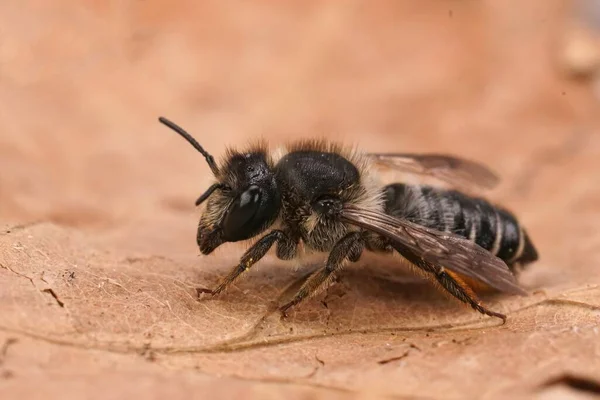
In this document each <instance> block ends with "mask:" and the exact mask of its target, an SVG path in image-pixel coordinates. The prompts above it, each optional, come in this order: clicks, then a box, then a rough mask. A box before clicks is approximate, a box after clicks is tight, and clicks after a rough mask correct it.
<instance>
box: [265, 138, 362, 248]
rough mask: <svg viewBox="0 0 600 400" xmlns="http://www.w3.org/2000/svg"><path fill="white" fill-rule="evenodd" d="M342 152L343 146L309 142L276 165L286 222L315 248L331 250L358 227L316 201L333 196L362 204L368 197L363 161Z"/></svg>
mask: <svg viewBox="0 0 600 400" xmlns="http://www.w3.org/2000/svg"><path fill="white" fill-rule="evenodd" d="M328 150H329V151H328ZM334 150H338V151H335V152H334ZM340 153H341V152H340V151H339V149H327V148H320V147H319V144H313V146H310V144H305V145H304V147H302V146H301V147H300V148H297V149H293V150H292V151H290V152H289V153H287V154H285V155H284V156H283V157H282V158H281V159H280V160H279V162H278V163H277V166H276V170H277V183H278V185H279V187H280V188H281V189H282V190H281V192H282V203H281V205H282V208H281V221H282V224H283V226H284V227H285V229H286V230H287V231H288V232H289V233H290V234H291V235H292V236H295V237H297V238H299V239H302V241H303V242H304V244H305V246H306V247H307V248H308V249H311V250H316V251H329V250H331V248H332V247H333V246H334V244H335V243H336V242H337V241H338V240H340V239H341V238H342V237H343V236H344V235H346V234H347V233H348V232H350V231H351V230H356V228H354V227H351V226H349V225H347V224H344V223H342V222H341V221H340V220H339V218H338V217H337V215H335V214H327V213H323V212H322V211H321V210H319V209H318V208H317V207H315V203H316V202H318V201H319V200H323V199H331V200H332V201H334V202H338V201H339V204H340V205H345V204H359V203H361V202H363V201H364V199H365V198H366V197H367V193H368V190H367V188H366V187H365V186H364V185H363V176H362V174H361V172H363V171H362V167H363V165H362V164H361V163H356V162H351V161H350V160H349V159H348V158H350V157H348V158H346V157H344V155H342V154H343V153H341V154H340ZM352 161H354V160H352Z"/></svg>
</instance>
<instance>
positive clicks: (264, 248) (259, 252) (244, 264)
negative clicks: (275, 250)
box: [196, 230, 289, 296]
mask: <svg viewBox="0 0 600 400" xmlns="http://www.w3.org/2000/svg"><path fill="white" fill-rule="evenodd" d="M288 240H289V238H288V236H287V235H286V234H285V233H284V232H283V231H280V230H274V231H271V232H269V233H268V234H266V235H265V236H263V237H262V238H261V239H260V240H259V241H258V242H256V243H255V244H254V245H253V246H252V247H250V248H249V249H248V250H247V251H246V252H245V253H244V255H243V256H242V258H241V259H240V263H239V264H238V265H237V266H236V267H235V268H233V269H232V270H231V272H230V273H229V274H228V275H227V276H226V277H225V278H224V279H223V280H222V281H221V283H219V285H218V286H217V287H216V288H215V289H213V290H210V289H202V288H199V289H196V291H197V293H198V295H199V294H200V293H210V294H211V295H213V296H214V295H216V294H219V293H221V292H222V291H224V290H225V289H226V288H227V286H229V285H230V284H231V283H232V282H233V281H234V280H236V278H237V277H238V276H240V275H241V274H242V272H244V271H246V270H247V269H249V268H250V267H251V266H252V265H254V264H255V263H256V262H258V261H259V260H260V259H261V258H263V257H264V256H265V254H267V252H268V251H269V249H270V248H271V246H273V244H274V243H275V242H279V243H282V242H284V241H288Z"/></svg>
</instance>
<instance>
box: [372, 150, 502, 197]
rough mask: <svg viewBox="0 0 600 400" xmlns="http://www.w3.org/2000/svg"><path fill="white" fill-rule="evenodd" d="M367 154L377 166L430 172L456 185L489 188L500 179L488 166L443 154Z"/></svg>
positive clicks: (429, 173)
mask: <svg viewBox="0 0 600 400" xmlns="http://www.w3.org/2000/svg"><path fill="white" fill-rule="evenodd" d="M368 156H369V157H370V158H371V159H372V161H373V162H374V163H375V164H376V165H378V166H380V167H384V168H390V169H394V170H396V171H399V172H407V173H412V174H418V175H427V176H431V177H434V178H436V179H438V180H440V181H443V182H446V183H448V184H450V185H452V186H455V187H459V188H465V189H468V188H471V187H478V188H483V189H492V188H493V187H495V186H496V185H497V184H498V183H499V182H500V178H498V176H497V175H496V174H495V173H494V172H492V171H491V170H490V169H489V168H488V167H486V166H484V165H482V164H480V163H477V162H475V161H470V160H466V159H463V158H459V157H454V156H449V155H444V154H411V153H369V154H368Z"/></svg>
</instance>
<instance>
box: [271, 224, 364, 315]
mask: <svg viewBox="0 0 600 400" xmlns="http://www.w3.org/2000/svg"><path fill="white" fill-rule="evenodd" d="M364 246H365V242H364V238H363V236H362V233H361V232H351V233H349V234H347V235H346V236H344V237H343V238H341V239H340V240H339V241H338V242H337V243H336V244H335V246H334V247H333V249H332V250H331V253H329V257H328V259H327V263H326V264H325V267H324V268H321V269H320V270H318V271H316V272H314V273H313V274H312V275H311V276H310V277H309V278H308V279H307V280H306V282H304V284H303V285H302V287H301V288H300V289H299V290H298V292H297V293H296V295H295V296H294V297H293V299H292V300H291V301H289V302H288V303H286V304H284V305H283V306H281V307H280V308H279V310H280V311H281V313H282V315H283V316H284V317H285V316H286V315H287V314H286V311H287V310H288V309H289V308H290V307H293V306H295V305H297V304H298V303H300V302H301V301H302V300H304V299H305V298H307V297H311V296H314V295H315V294H317V293H318V292H319V291H320V289H322V288H323V286H324V283H326V282H327V281H329V280H330V279H331V278H332V277H333V275H332V274H333V273H334V272H336V271H338V270H339V269H340V268H342V266H343V265H344V261H345V260H347V259H348V260H350V261H357V260H358V258H359V257H360V254H361V253H362V250H363V248H364Z"/></svg>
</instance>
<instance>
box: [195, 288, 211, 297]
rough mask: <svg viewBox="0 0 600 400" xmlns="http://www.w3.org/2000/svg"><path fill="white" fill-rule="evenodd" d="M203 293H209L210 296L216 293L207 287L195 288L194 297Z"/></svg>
mask: <svg viewBox="0 0 600 400" xmlns="http://www.w3.org/2000/svg"><path fill="white" fill-rule="evenodd" d="M203 293H210V295H211V296H214V295H215V294H216V293H215V291H214V290H211V289H207V288H196V297H198V298H200V296H201V295H202V294H203Z"/></svg>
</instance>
